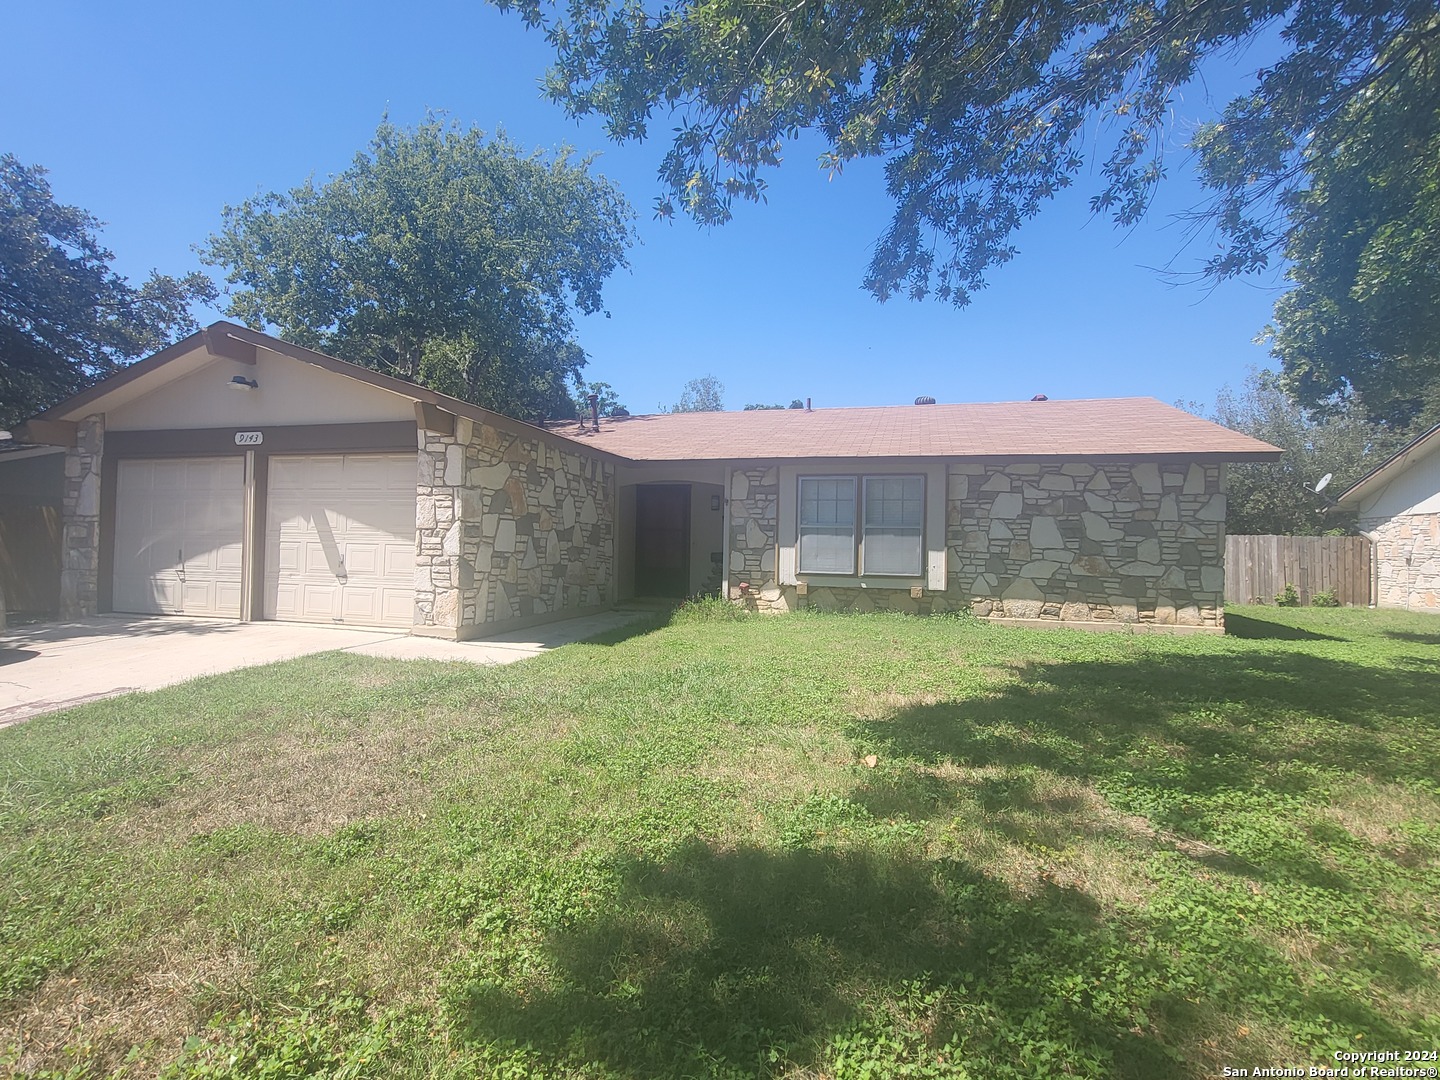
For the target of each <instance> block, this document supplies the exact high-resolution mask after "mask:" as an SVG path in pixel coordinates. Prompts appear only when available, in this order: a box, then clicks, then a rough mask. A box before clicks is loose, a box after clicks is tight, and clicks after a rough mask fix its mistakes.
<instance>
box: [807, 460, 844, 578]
mask: <svg viewBox="0 0 1440 1080" xmlns="http://www.w3.org/2000/svg"><path fill="white" fill-rule="evenodd" d="M799 534H800V535H799V540H800V543H799V549H800V550H799V560H800V561H799V565H800V569H801V571H803V572H805V573H810V574H853V573H855V477H853V476H802V477H800V514H799Z"/></svg>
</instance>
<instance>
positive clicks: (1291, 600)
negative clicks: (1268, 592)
mask: <svg viewBox="0 0 1440 1080" xmlns="http://www.w3.org/2000/svg"><path fill="white" fill-rule="evenodd" d="M1275 606H1276V607H1299V606H1300V591H1299V590H1298V589H1296V588H1295V586H1294V585H1292V584H1290V582H1288V581H1287V582H1286V583H1285V588H1283V589H1281V590H1280V591H1279V592H1278V593H1276V594H1275Z"/></svg>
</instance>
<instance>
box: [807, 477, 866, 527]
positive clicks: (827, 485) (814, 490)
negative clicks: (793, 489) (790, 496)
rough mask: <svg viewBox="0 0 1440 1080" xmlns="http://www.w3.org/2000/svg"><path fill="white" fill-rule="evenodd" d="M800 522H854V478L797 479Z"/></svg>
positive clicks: (842, 523) (830, 523)
mask: <svg viewBox="0 0 1440 1080" xmlns="http://www.w3.org/2000/svg"><path fill="white" fill-rule="evenodd" d="M800 524H801V525H845V526H853V525H854V524H855V478H854V477H853V476H842V477H838V478H834V479H831V478H816V477H807V478H805V479H802V480H801V481H800Z"/></svg>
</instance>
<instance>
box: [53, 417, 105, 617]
mask: <svg viewBox="0 0 1440 1080" xmlns="http://www.w3.org/2000/svg"><path fill="white" fill-rule="evenodd" d="M104 451H105V418H104V417H103V416H87V417H86V418H85V419H84V420H81V421H80V422H79V423H78V424H76V430H75V445H74V446H73V447H71V448H70V449H68V450H66V451H65V489H64V494H63V495H62V499H61V510H60V513H61V521H62V529H63V534H62V538H61V549H60V551H61V563H60V617H61V618H62V619H80V618H84V617H85V616H88V615H94V614H95V612H96V610H97V609H98V606H99V597H100V463H101V459H102V456H103V454H104Z"/></svg>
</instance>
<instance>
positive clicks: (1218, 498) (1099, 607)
mask: <svg viewBox="0 0 1440 1080" xmlns="http://www.w3.org/2000/svg"><path fill="white" fill-rule="evenodd" d="M949 484H950V490H949V494H948V500H947V503H948V507H949V521H948V522H947V537H946V538H947V542H948V544H949V576H950V587H949V590H948V599H949V600H950V601H951V602H952V603H955V602H959V603H961V604H964V605H965V606H967V607H968V608H969V610H971V611H972V612H974V613H975V614H976V615H981V616H986V617H990V618H1006V619H1053V620H1056V621H1063V622H1117V623H1158V624H1162V625H1181V626H1207V627H1212V628H1215V629H1219V628H1220V627H1221V626H1222V625H1223V621H1224V615H1223V604H1224V591H1225V569H1224V567H1225V495H1224V492H1223V478H1222V474H1221V467H1220V466H1218V465H1201V464H1190V465H1184V464H1165V463H1160V462H1153V461H1152V462H1145V461H1142V462H1137V463H1135V464H1103V465H1091V464H1088V463H1086V462H1082V461H1075V462H1067V463H1065V464H1061V465H1050V464H1046V465H1041V464H1036V463H1015V464H1009V465H979V464H975V465H971V464H956V465H952V466H950V469H949Z"/></svg>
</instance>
